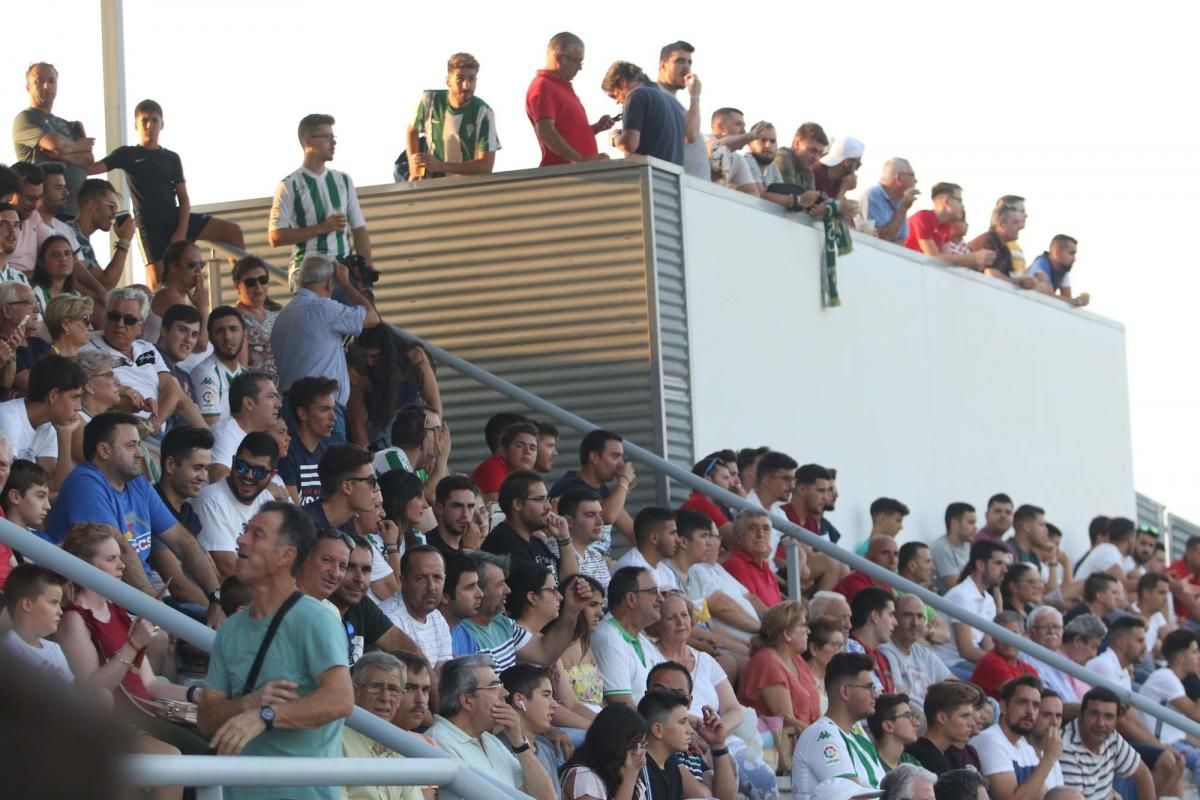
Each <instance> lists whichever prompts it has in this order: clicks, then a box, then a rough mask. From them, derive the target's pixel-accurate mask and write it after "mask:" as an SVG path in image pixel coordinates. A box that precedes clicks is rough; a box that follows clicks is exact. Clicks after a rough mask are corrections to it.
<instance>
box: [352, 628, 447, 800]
mask: <svg viewBox="0 0 1200 800" xmlns="http://www.w3.org/2000/svg"><path fill="white" fill-rule="evenodd" d="M350 678H351V679H352V680H353V681H354V705H356V706H358V707H359V708H363V709H366V710H367V711H369V712H370V713H372V714H374V715H375V716H377V717H379V718H380V719H382V720H383V721H384V722H389V723H390V722H391V721H392V717H393V716H394V715H395V714H396V709H397V708H398V707H399V705H400V698H401V697H402V696H403V695H404V684H405V682H406V681H407V680H408V670H407V669H406V668H405V666H404V662H403V661H401V660H400V659H398V658H396V657H395V656H394V655H391V654H390V653H384V652H382V651H376V652H374V653H366V654H365V655H363V656H362V657H361V658H359V659H358V661H355V662H354V666H353V667H351V668H350ZM342 755H343V756H345V757H346V758H403V757H404V756H402V755H400V754H399V753H397V752H396V751H394V750H390V749H388V748H387V747H385V746H384V745H381V744H379V743H378V742H376V741H375V740H374V739H372V738H370V737H368V736H364V735H363V734H361V733H359V732H358V731H356V730H354V729H353V728H351V727H350V726H349V725H346V726H344V727H343V728H342ZM346 800H424V798H423V795H422V792H421V789H420V788H418V787H416V786H347V787H346ZM430 800H432V798H430Z"/></svg>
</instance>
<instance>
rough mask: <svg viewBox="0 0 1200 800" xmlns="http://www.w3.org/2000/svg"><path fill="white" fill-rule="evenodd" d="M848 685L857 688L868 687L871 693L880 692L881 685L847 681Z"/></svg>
mask: <svg viewBox="0 0 1200 800" xmlns="http://www.w3.org/2000/svg"><path fill="white" fill-rule="evenodd" d="M846 685H847V686H851V687H853V688H855V689H866V690H867V691H869V692H870V693H871V694H879V687H878V686H876V685H875V684H873V683H847V684H846Z"/></svg>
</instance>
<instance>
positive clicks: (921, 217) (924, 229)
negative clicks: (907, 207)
mask: <svg viewBox="0 0 1200 800" xmlns="http://www.w3.org/2000/svg"><path fill="white" fill-rule="evenodd" d="M918 239H932V240H933V241H934V244H936V245H937V247H938V250H941V249H942V248H943V247H945V246H946V242H948V241H950V223H948V222H947V223H946V224H945V225H943V224H942V223H940V222H938V218H937V214H935V213H933V212H932V211H930V210H929V209H925V210H924V211H918V212H917V213H915V214H913V215H912V216H911V217H909V218H908V238H907V239H905V240H904V246H905V247H907V248H908V249H909V250H916V251H917V252H918V253H923V252H925V251H924V250H922V249H921V245H919V244H918V243H917V240H918Z"/></svg>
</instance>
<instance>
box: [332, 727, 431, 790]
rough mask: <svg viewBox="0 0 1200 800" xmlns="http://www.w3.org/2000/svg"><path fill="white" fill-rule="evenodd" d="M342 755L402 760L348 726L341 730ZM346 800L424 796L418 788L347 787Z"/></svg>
mask: <svg viewBox="0 0 1200 800" xmlns="http://www.w3.org/2000/svg"><path fill="white" fill-rule="evenodd" d="M342 755H343V756H345V757H346V758H404V756H402V755H400V754H399V753H397V752H396V751H395V750H389V749H388V748H387V747H384V746H383V745H381V744H379V742H377V741H375V740H374V739H372V738H370V737H368V736H363V735H362V734H361V733H359V732H358V731H356V730H354V729H353V728H351V727H350V726H348V725H347V726H345V727H343V728H342ZM346 800H424V795H422V794H421V789H420V787H418V786H347V787H346Z"/></svg>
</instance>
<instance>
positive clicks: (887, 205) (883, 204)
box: [867, 183, 908, 244]
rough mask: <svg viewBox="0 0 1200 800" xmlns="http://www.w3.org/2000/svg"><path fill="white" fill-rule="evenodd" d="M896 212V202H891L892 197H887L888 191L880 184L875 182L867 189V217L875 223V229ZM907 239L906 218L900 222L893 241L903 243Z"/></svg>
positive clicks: (888, 220) (885, 223) (890, 218)
mask: <svg viewBox="0 0 1200 800" xmlns="http://www.w3.org/2000/svg"><path fill="white" fill-rule="evenodd" d="M895 214H896V204H895V203H894V202H892V198H890V197H888V193H887V192H886V191H884V189H883V185H882V184H879V183H877V184H875V185H874V186H872V187H871V188H870V189H867V219H869V220H871V221H872V222H874V223H875V230H877V231H878V230H879V229H880V228H882V227H883V226H884V225H887V224H888V223H889V222H891V221H892V217H893V216H895ZM907 240H908V219H907V218H904V221H903V222H902V223H900V230H899V232H897V233H896V236H895V238H893V239H892V241H893V242H896V243H897V244H904V242H905V241H907Z"/></svg>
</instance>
